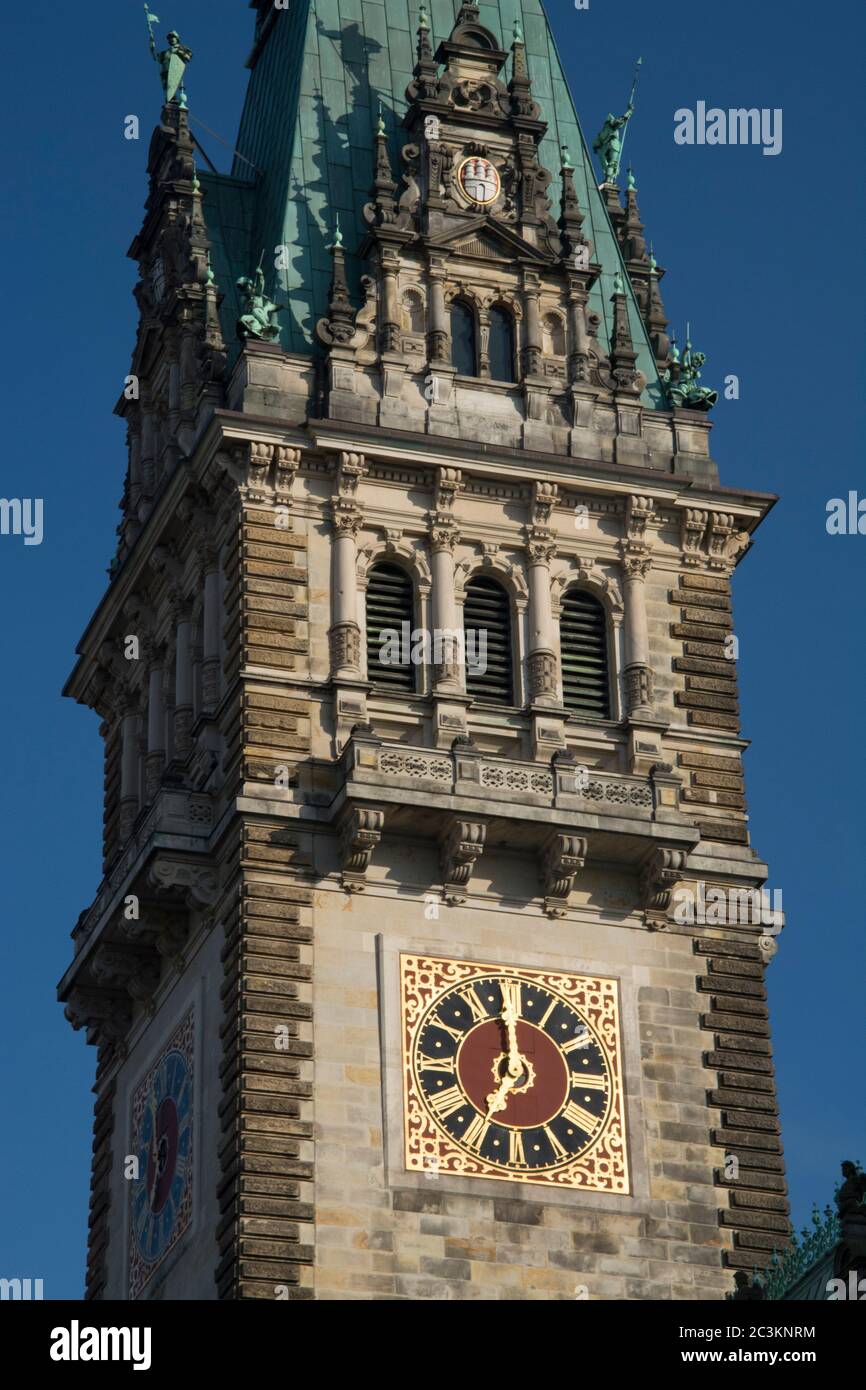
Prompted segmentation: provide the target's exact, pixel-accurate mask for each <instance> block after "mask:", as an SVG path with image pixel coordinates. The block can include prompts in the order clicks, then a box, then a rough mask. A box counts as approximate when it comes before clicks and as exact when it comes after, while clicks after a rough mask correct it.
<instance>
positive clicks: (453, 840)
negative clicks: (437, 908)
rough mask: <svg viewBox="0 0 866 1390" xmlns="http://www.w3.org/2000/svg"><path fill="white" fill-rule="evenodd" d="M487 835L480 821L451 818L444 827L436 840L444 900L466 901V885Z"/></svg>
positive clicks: (451, 901)
mask: <svg viewBox="0 0 866 1390" xmlns="http://www.w3.org/2000/svg"><path fill="white" fill-rule="evenodd" d="M486 838H487V826H486V824H485V823H484V822H483V821H469V820H452V821H451V823H450V824H449V825H448V826H447V828H446V830H445V833H444V834H443V835H442V837H441V839H440V841H439V863H440V866H441V872H442V896H443V898H444V899H445V901H446V902H447V903H451V904H456V903H462V902H465V901H466V885H467V884H468V882H469V879H470V877H471V874H472V869H473V867H474V865H475V861H476V859H478V858H479V857H480V855H481V853H482V851H483V849H484V842H485V840H486Z"/></svg>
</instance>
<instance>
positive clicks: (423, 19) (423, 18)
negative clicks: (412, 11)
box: [418, 5, 430, 29]
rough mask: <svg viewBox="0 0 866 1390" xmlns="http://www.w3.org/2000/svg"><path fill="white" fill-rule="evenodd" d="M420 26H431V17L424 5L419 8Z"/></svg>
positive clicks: (424, 27)
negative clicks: (429, 17)
mask: <svg viewBox="0 0 866 1390" xmlns="http://www.w3.org/2000/svg"><path fill="white" fill-rule="evenodd" d="M418 28H419V29H429V28H430V21H429V19H428V18H427V10H426V8H425V6H424V5H421V6H420V8H419V10H418Z"/></svg>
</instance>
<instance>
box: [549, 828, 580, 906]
mask: <svg viewBox="0 0 866 1390" xmlns="http://www.w3.org/2000/svg"><path fill="white" fill-rule="evenodd" d="M586 853H587V842H586V840H584V839H581V838H580V836H578V835H562V834H559V833H558V832H554V833H553V834H552V835H551V836H550V838H549V839H548V841H547V843H546V844H545V845H544V847H543V848H542V851H541V859H540V863H539V877H540V879H541V885H542V888H543V889H544V910H545V912H546V913H547V915H548V917H564V916H565V913H566V912H567V910H568V900H569V898H570V896H571V890H572V889H573V887H574V881H575V879H576V877H577V875H578V874H579V873H580V871H581V869H582V868H583V867H584V865H585V864H586Z"/></svg>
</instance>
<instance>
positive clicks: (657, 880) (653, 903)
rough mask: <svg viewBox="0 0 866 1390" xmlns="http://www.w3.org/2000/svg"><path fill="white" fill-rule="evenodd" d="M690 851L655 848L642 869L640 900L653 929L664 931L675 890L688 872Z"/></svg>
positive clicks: (648, 925)
mask: <svg viewBox="0 0 866 1390" xmlns="http://www.w3.org/2000/svg"><path fill="white" fill-rule="evenodd" d="M688 857H689V855H688V850H684V849H661V848H655V849H651V850H650V852H649V854H648V855H647V856H646V858H645V859H644V861H643V864H642V865H641V870H640V899H641V905H642V906H643V910H644V914H645V918H646V925H647V927H648V928H649V930H650V931H664V930H665V929H666V927H667V924H668V909H669V908H670V905H671V898H672V897H673V892H674V889H675V888H676V886H677V884H678V883H679V881H680V879H681V878H682V876H683V873H684V872H685V867H686V862H687V860H688Z"/></svg>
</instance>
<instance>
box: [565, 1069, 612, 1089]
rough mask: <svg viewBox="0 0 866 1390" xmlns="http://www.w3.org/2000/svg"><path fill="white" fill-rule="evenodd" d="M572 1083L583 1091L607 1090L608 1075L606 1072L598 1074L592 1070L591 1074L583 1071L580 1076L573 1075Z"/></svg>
mask: <svg viewBox="0 0 866 1390" xmlns="http://www.w3.org/2000/svg"><path fill="white" fill-rule="evenodd" d="M572 1085H573V1086H574V1087H575V1088H576V1089H579V1090H582V1091H606V1090H607V1077H606V1076H605V1074H604V1072H602V1073H601V1074H600V1075H596V1073H594V1072H590V1073H589V1075H587V1074H586V1073H585V1072H581V1073H580V1075H579V1076H574V1077H573V1080H572Z"/></svg>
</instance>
